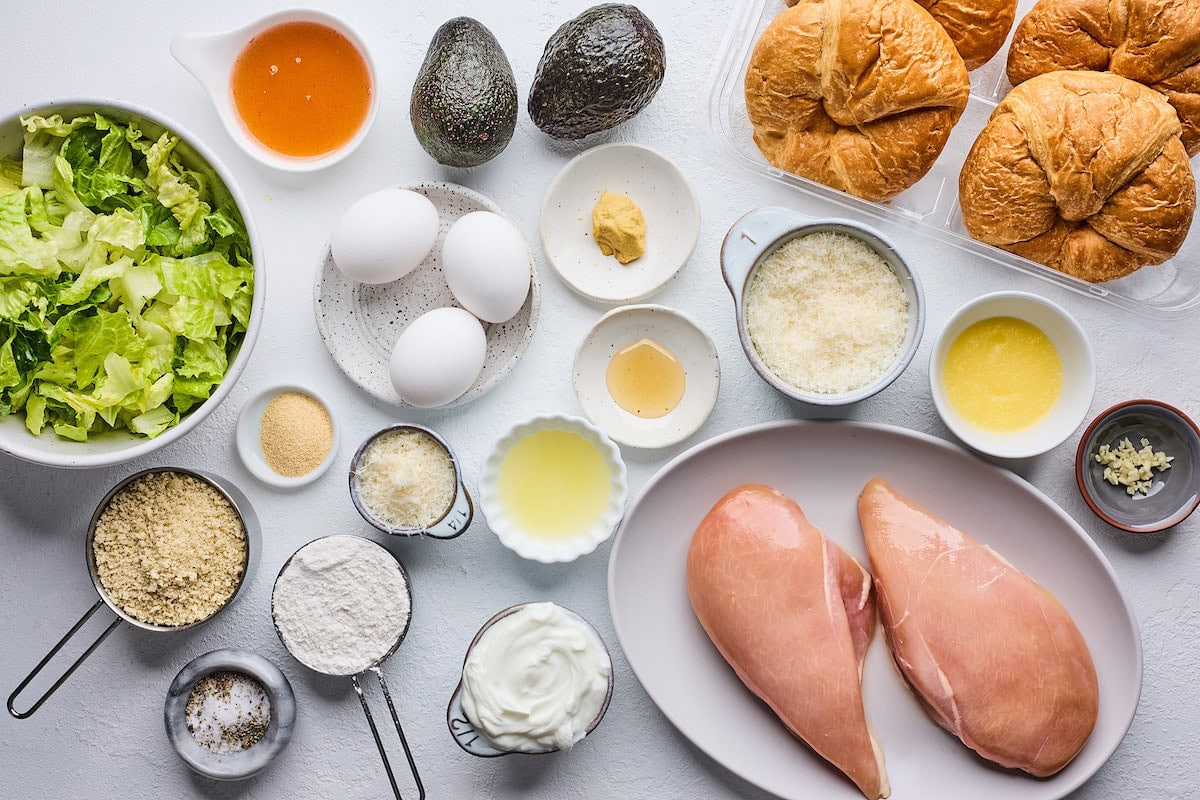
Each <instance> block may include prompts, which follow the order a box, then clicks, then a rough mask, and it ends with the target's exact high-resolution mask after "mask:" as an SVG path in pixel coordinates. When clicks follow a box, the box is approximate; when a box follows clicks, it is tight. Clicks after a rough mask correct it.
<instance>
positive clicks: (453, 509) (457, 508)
mask: <svg viewBox="0 0 1200 800" xmlns="http://www.w3.org/2000/svg"><path fill="white" fill-rule="evenodd" d="M474 517H475V505H474V503H472V502H471V495H470V494H468V493H467V485H466V484H465V483H463V480H462V476H461V475H460V476H459V478H458V486H457V489H456V491H455V493H454V504H453V505H452V506H450V510H449V511H447V512H446V516H444V517H442V518H441V519H440V520H438V521H437V522H435V523H434V524H433V526H432V527H430V528H428V529H427V530H425V531H424V533H425V535H426V536H429V537H431V538H433V539H453V538H454V537H455V536H461V535H462V533H463V532H464V531H466V529H467V528H468V527H470V525H471V520H472V519H473V518H474Z"/></svg>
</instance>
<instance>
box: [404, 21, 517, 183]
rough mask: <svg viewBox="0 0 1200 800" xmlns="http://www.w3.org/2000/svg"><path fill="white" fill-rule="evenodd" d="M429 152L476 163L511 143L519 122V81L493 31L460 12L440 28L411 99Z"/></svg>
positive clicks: (458, 163) (446, 160) (451, 161)
mask: <svg viewBox="0 0 1200 800" xmlns="http://www.w3.org/2000/svg"><path fill="white" fill-rule="evenodd" d="M409 116H410V117H411V118H412V126H413V132H414V133H416V135H417V141H418V142H420V143H421V147H423V148H425V152H427V153H429V155H431V156H433V157H434V158H435V159H437V161H438V162H439V163H441V164H445V165H446V166H450V167H477V166H479V165H480V164H484V163H486V162H488V161H491V160H492V159H493V158H495V157H496V156H498V155H500V153H501V152H502V151H503V150H504V148H505V147H507V146H508V143H509V141H510V140H512V136H513V131H514V130H515V129H516V126H517V83H516V81H515V80H514V79H513V71H512V65H511V64H509V62H508V57H507V56H505V55H504V51H503V50H502V49H501V48H500V43H499V42H497V41H496V37H495V36H493V35H492V32H491V31H490V30H488V29H487V28H486V27H484V26H483V24H482V23H480V22H479V21H478V20H474V19H471V18H470V17H457V18H455V19H452V20H450V21H449V22H447V23H446V24H444V25H442V27H440V28H438V30H437V33H435V34H434V36H433V41H432V42H430V43H429V51H428V52H427V53H426V54H425V61H424V62H423V63H422V64H421V69H420V71H419V72H418V73H417V81H416V83H415V84H414V85H413V91H412V101H411V103H410V104H409Z"/></svg>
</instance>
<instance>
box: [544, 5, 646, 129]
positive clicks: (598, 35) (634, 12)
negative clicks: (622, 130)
mask: <svg viewBox="0 0 1200 800" xmlns="http://www.w3.org/2000/svg"><path fill="white" fill-rule="evenodd" d="M666 66H667V57H666V51H665V50H664V49H663V40H662V37H661V36H660V35H659V34H658V30H657V29H656V28H655V27H654V23H653V22H651V21H650V19H649V18H648V17H647V16H646V15H645V14H643V13H642V12H641V11H640V10H638V9H637V8H636V7H635V6H630V5H622V4H618V3H605V4H603V5H599V6H593V7H592V8H589V9H588V10H587V11H584V12H583V13H582V14H580V15H579V16H578V17H576V18H575V19H573V20H570V21H569V22H567V23H565V24H564V25H563V26H562V27H561V28H559V29H558V30H557V31H555V32H554V35H553V36H551V37H550V41H548V42H546V52H544V53H543V54H542V59H541V61H539V62H538V66H537V74H536V75H534V78H533V87H532V88H531V89H530V90H529V116H530V117H531V118H533V122H534V124H535V125H537V126H538V127H539V128H541V129H542V130H543V131H545V132H546V133H548V134H549V135H550V136H553V137H554V138H556V139H582V138H583V137H584V136H588V135H590V134H593V133H598V132H599V131H606V130H608V129H609V128H613V127H615V126H617V125H620V124H621V123H622V122H624V121H625V120H627V119H629V118H631V117H633V116H634V115H635V114H637V113H638V112H639V111H641V110H642V109H643V108H645V107H646V105H647V104H648V103H649V102H650V101H651V100H652V99H653V98H654V94H655V92H657V91H658V87H659V86H661V85H662V81H663V73H664V71H665V70H666Z"/></svg>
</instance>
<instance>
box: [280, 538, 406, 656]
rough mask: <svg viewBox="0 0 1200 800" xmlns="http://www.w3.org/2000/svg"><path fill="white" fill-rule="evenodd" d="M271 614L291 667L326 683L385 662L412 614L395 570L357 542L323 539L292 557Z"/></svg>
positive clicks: (378, 551) (370, 545) (373, 548)
mask: <svg viewBox="0 0 1200 800" xmlns="http://www.w3.org/2000/svg"><path fill="white" fill-rule="evenodd" d="M271 608H272V612H273V614H274V616H275V624H276V625H277V626H278V627H279V633H280V635H281V636H282V637H283V643H284V645H285V646H286V647H287V649H288V651H289V652H290V653H291V654H292V655H293V656H294V657H295V658H296V660H297V661H299V662H300V663H302V664H304V665H305V666H307V667H309V668H310V669H314V670H316V671H317V672H324V673H328V674H332V675H354V674H356V673H359V672H362V671H363V670H365V669H367V668H368V667H370V666H371V665H372V664H374V663H375V662H376V661H378V660H379V659H381V658H383V657H384V656H385V655H387V653H388V651H389V650H391V649H392V646H393V645H394V644H395V643H396V641H397V640H398V639H399V638H400V636H401V635H402V634H403V633H404V631H405V629H406V628H407V627H408V620H409V616H410V614H411V610H412V609H411V605H410V601H409V596H408V584H407V582H406V581H405V579H404V575H403V573H401V571H400V566H399V564H397V563H396V560H395V559H394V558H392V556H391V555H390V554H389V553H388V552H387V551H386V550H384V549H383V548H382V547H380V546H379V545H377V544H375V543H374V542H370V541H368V540H366V539H362V538H359V537H357V536H328V537H326V538H324V539H318V540H316V541H315V542H311V543H309V544H307V545H305V546H304V547H302V548H300V549H299V550H298V551H296V554H295V555H294V556H292V560H291V561H290V562H289V563H288V565H287V567H286V568H285V569H284V571H283V572H282V573H280V575H279V580H278V581H276V583H275V592H274V594H273V595H272V598H271Z"/></svg>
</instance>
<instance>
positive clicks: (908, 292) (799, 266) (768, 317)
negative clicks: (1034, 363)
mask: <svg viewBox="0 0 1200 800" xmlns="http://www.w3.org/2000/svg"><path fill="white" fill-rule="evenodd" d="M721 270H722V273H723V274H724V276H725V283H726V284H727V285H728V287H729V292H730V294H731V295H732V296H733V301H734V307H735V311H736V314H737V323H738V334H739V337H740V339H741V342H742V349H743V350H745V352H746V358H747V359H749V361H750V364H751V366H753V367H754V369H755V370H756V371H757V372H758V374H759V375H761V376H762V378H763V380H765V381H766V382H767V383H768V384H770V385H771V386H772V387H774V388H775V389H776V390H778V391H779V392H780V393H782V394H784V395H786V396H787V397H790V398H792V399H794V400H800V401H802V402H804V403H808V404H810V405H816V406H844V405H849V404H851V403H857V402H858V401H860V400H865V399H866V398H868V397H870V396H871V395H874V394H876V393H877V392H879V391H881V390H883V389H884V388H886V387H887V386H888V385H890V384H891V383H892V382H893V381H894V380H896V378H898V377H899V376H900V373H901V372H903V371H904V370H905V368H907V367H908V365H909V363H910V362H911V361H912V358H913V356H914V355H915V354H916V352H917V347H918V346H919V345H920V343H921V335H922V333H923V332H924V329H925V315H924V295H923V292H922V289H921V282H920V280H919V279H918V278H917V275H916V273H914V272H913V271H912V270H911V269H909V268H908V266H907V265H906V264H905V263H904V260H903V259H902V258H901V257H900V255H899V253H897V251H896V249H895V248H894V247H892V245H891V244H890V243H888V241H887V240H886V239H885V238H884V237H883V236H882V234H880V233H878V232H877V231H874V230H871V229H870V228H867V227H866V226H863V225H859V224H858V223H855V222H851V221H849V220H813V219H810V218H807V217H804V216H801V215H799V214H797V213H796V212H794V211H790V210H788V209H785V208H760V209H758V210H757V211H752V212H750V213H749V214H747V215H746V216H744V217H742V218H741V219H740V220H738V221H737V222H735V223H734V225H733V227H732V228H730V230H729V233H728V234H727V235H726V237H725V241H724V243H723V244H722V246H721Z"/></svg>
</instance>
